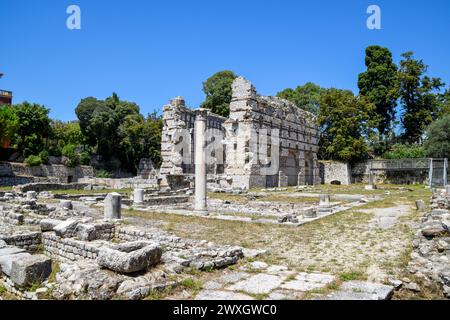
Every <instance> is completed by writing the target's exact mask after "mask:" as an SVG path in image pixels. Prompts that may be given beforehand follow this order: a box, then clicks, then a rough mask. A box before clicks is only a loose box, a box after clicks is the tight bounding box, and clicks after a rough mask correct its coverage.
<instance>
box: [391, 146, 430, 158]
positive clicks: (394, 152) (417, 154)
mask: <svg viewBox="0 0 450 320" xmlns="http://www.w3.org/2000/svg"><path fill="white" fill-rule="evenodd" d="M424 157H425V150H424V148H423V147H422V146H421V145H417V144H400V143H397V144H394V145H392V147H391V148H390V150H389V151H387V152H385V153H384V154H383V158H384V159H414V158H424Z"/></svg>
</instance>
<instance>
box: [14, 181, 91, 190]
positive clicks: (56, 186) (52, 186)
mask: <svg viewBox="0 0 450 320" xmlns="http://www.w3.org/2000/svg"><path fill="white" fill-rule="evenodd" d="M87 186H88V185H87V184H85V183H51V182H48V183H45V182H44V183H29V184H24V185H20V186H15V187H14V190H15V191H17V192H27V191H36V192H41V191H50V190H73V189H76V190H83V189H85V188H86V187H87Z"/></svg>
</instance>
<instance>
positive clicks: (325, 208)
mask: <svg viewBox="0 0 450 320" xmlns="http://www.w3.org/2000/svg"><path fill="white" fill-rule="evenodd" d="M331 211H332V208H331V204H330V195H329V194H321V195H320V201H319V207H318V208H317V212H318V213H329V212H331Z"/></svg>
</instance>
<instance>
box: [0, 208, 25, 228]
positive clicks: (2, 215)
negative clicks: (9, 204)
mask: <svg viewBox="0 0 450 320" xmlns="http://www.w3.org/2000/svg"><path fill="white" fill-rule="evenodd" d="M0 221H2V222H5V223H8V224H12V225H16V226H19V225H22V224H24V222H25V220H24V215H23V214H21V213H15V212H10V211H4V210H3V209H2V207H0Z"/></svg>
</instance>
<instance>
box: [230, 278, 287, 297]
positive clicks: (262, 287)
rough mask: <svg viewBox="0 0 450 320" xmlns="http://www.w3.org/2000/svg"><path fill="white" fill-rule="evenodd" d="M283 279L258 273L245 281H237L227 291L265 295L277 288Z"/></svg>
mask: <svg viewBox="0 0 450 320" xmlns="http://www.w3.org/2000/svg"><path fill="white" fill-rule="evenodd" d="M284 279H285V277H281V276H276V275H270V274H264V273H260V274H257V275H254V276H252V277H250V278H248V279H246V280H243V281H239V282H237V283H235V284H233V285H231V286H230V287H228V288H227V289H228V290H234V291H245V292H248V293H251V294H267V293H269V292H270V291H272V290H273V289H275V288H277V287H279V286H280V285H281V283H282V282H283V280H284Z"/></svg>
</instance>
